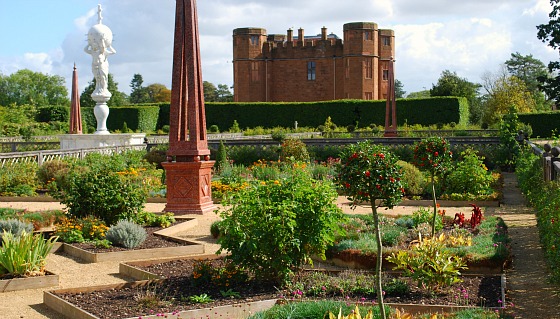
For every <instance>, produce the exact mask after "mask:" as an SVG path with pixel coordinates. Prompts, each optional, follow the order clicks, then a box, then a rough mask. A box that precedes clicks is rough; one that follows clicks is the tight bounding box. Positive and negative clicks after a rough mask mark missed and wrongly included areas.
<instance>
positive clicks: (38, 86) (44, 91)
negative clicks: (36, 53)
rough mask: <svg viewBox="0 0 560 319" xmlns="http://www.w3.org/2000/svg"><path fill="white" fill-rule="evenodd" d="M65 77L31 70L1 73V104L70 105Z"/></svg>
mask: <svg viewBox="0 0 560 319" xmlns="http://www.w3.org/2000/svg"><path fill="white" fill-rule="evenodd" d="M69 104H70V101H69V100H68V90H67V89H66V85H65V81H64V78H62V77H61V76H58V75H47V74H43V73H40V72H33V71H31V70H27V69H23V70H19V71H17V72H15V73H12V74H11V75H8V76H4V75H2V74H0V105H3V106H8V105H34V106H43V105H69Z"/></svg>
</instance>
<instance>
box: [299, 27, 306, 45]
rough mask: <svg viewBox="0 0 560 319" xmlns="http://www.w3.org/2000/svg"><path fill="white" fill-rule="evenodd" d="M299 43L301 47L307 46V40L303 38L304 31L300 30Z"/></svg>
mask: <svg viewBox="0 0 560 319" xmlns="http://www.w3.org/2000/svg"><path fill="white" fill-rule="evenodd" d="M298 43H301V46H305V38H304V36H303V29H302V28H299V29H298Z"/></svg>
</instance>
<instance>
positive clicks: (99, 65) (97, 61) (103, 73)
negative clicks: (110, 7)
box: [84, 5, 117, 102]
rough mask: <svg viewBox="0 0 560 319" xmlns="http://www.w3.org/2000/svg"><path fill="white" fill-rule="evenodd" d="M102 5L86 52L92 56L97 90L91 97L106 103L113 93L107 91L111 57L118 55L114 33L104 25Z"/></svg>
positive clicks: (89, 33) (89, 36)
mask: <svg viewBox="0 0 560 319" xmlns="http://www.w3.org/2000/svg"><path fill="white" fill-rule="evenodd" d="M102 11H103V10H102V9H101V5H98V11H97V16H98V20H97V24H96V25H94V26H93V27H92V28H91V29H90V30H89V32H88V44H87V46H86V47H85V48H84V51H85V52H86V53H87V54H89V55H91V57H92V62H91V70H92V72H93V76H94V78H95V82H96V85H95V90H94V91H93V93H92V95H91V97H92V98H93V99H94V100H95V101H96V102H98V100H100V101H102V102H106V101H108V100H109V98H111V93H110V92H109V90H107V82H108V81H107V79H108V77H109V61H108V60H107V58H108V57H109V56H110V55H113V54H115V53H117V51H116V50H115V49H114V48H113V46H112V43H113V33H112V32H111V29H109V28H108V27H107V26H106V25H103V17H102V15H101V12H102Z"/></svg>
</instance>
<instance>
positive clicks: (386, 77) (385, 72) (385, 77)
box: [383, 70, 389, 81]
mask: <svg viewBox="0 0 560 319" xmlns="http://www.w3.org/2000/svg"><path fill="white" fill-rule="evenodd" d="M383 81H389V70H383Z"/></svg>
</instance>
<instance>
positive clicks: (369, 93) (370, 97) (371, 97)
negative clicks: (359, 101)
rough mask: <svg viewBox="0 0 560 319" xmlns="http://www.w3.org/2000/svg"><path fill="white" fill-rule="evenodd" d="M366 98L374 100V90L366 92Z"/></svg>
mask: <svg viewBox="0 0 560 319" xmlns="http://www.w3.org/2000/svg"><path fill="white" fill-rule="evenodd" d="M364 100H373V93H372V92H364Z"/></svg>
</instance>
